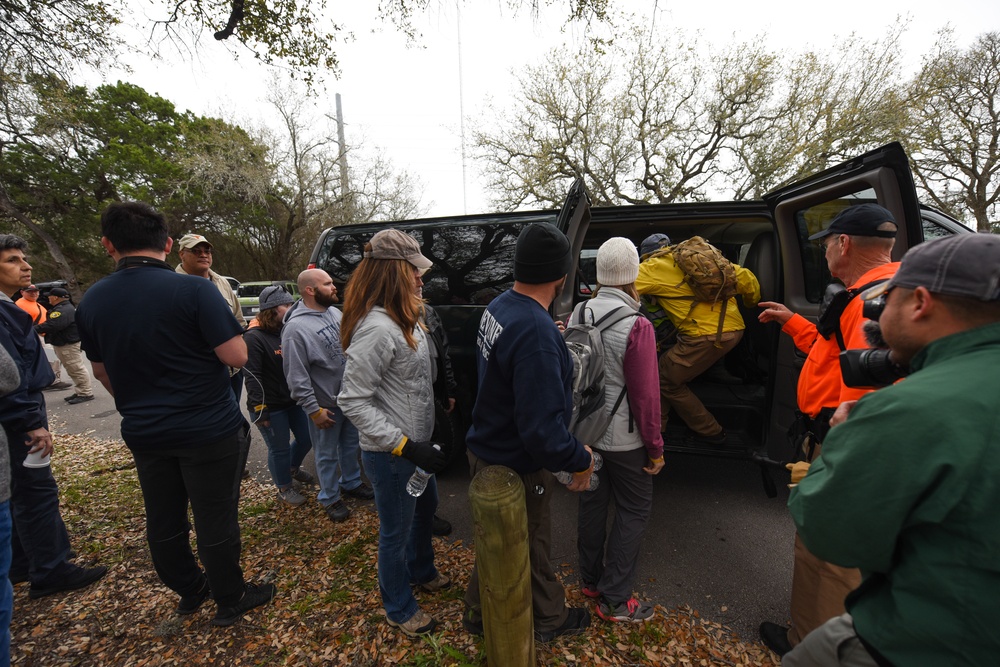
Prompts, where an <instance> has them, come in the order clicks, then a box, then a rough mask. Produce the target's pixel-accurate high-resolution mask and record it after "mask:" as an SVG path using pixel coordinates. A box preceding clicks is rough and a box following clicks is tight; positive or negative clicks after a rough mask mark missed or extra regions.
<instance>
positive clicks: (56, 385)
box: [42, 382, 73, 391]
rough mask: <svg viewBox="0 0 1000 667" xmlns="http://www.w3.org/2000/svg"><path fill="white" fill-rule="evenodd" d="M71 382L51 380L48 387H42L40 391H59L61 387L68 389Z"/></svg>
mask: <svg viewBox="0 0 1000 667" xmlns="http://www.w3.org/2000/svg"><path fill="white" fill-rule="evenodd" d="M72 386H73V384H72V383H71V382H53V383H52V384H50V385H49V386H48V387H42V391H61V390H63V389H69V388H70V387H72Z"/></svg>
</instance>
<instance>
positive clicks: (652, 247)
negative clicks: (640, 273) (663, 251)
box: [639, 234, 670, 257]
mask: <svg viewBox="0 0 1000 667" xmlns="http://www.w3.org/2000/svg"><path fill="white" fill-rule="evenodd" d="M668 245H670V237H669V236H667V235H666V234H650V235H649V236H647V237H646V238H645V239H643V241H642V243H640V244H639V256H640V257H645V256H646V255H649V254H652V253H654V252H656V251H657V250H659V249H660V248H665V247H666V246H668Z"/></svg>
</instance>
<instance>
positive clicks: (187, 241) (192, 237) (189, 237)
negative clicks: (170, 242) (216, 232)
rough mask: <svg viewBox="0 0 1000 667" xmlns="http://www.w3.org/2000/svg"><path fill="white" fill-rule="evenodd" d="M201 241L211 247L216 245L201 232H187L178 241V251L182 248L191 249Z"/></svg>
mask: <svg viewBox="0 0 1000 667" xmlns="http://www.w3.org/2000/svg"><path fill="white" fill-rule="evenodd" d="M199 243H204V244H206V245H207V246H208V247H209V248H213V247H214V246H213V245H212V244H211V243H209V242H208V239H206V238H205V237H204V236H202V235H201V234H185V235H184V236H182V237H181V238H180V240H179V241H178V242H177V250H178V252H179V251H181V250H190V249H191V248H193V247H195V246H196V245H198V244H199Z"/></svg>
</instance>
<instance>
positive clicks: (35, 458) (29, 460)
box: [24, 449, 52, 468]
mask: <svg viewBox="0 0 1000 667" xmlns="http://www.w3.org/2000/svg"><path fill="white" fill-rule="evenodd" d="M43 451H44V450H42V449H39V450H38V451H37V452H28V455H27V456H25V457H24V467H25V468H48V467H49V464H50V463H51V462H52V457H51V456H44V457H43V456H42V452H43Z"/></svg>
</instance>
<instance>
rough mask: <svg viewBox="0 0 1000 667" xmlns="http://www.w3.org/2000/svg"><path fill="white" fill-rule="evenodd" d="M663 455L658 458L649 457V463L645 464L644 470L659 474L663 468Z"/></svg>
mask: <svg viewBox="0 0 1000 667" xmlns="http://www.w3.org/2000/svg"><path fill="white" fill-rule="evenodd" d="M663 466H664V463H663V456H662V455H661V456H660V458H658V459H649V465H648V466H643V468H642V470H643V472H645V473H646V474H647V475H657V474H659V472H660V471H661V470H663Z"/></svg>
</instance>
